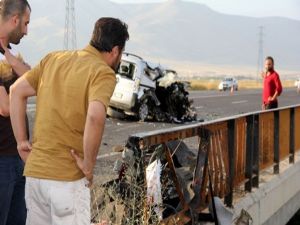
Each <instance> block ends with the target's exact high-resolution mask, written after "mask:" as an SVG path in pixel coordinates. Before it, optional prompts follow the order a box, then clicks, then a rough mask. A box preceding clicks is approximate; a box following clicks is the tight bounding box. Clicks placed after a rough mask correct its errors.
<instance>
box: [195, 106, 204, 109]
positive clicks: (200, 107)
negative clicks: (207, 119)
mask: <svg viewBox="0 0 300 225" xmlns="http://www.w3.org/2000/svg"><path fill="white" fill-rule="evenodd" d="M195 108H196V109H203V108H204V106H197V107H195Z"/></svg>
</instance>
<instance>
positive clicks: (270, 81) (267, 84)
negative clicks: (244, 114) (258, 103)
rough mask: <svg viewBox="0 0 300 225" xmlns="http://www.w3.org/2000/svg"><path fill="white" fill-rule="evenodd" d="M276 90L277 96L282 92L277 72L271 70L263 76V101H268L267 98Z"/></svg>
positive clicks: (265, 102)
mask: <svg viewBox="0 0 300 225" xmlns="http://www.w3.org/2000/svg"><path fill="white" fill-rule="evenodd" d="M276 91H277V92H278V96H279V95H280V94H281V92H282V85H281V82H280V78H279V75H278V73H276V71H273V72H271V74H270V75H269V76H266V77H265V78H264V89H263V103H264V104H268V103H270V102H269V100H268V98H269V97H273V96H274V94H275V92H276ZM276 101H277V99H276V100H274V102H276Z"/></svg>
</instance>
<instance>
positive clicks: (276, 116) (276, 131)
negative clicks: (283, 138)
mask: <svg viewBox="0 0 300 225" xmlns="http://www.w3.org/2000/svg"><path fill="white" fill-rule="evenodd" d="M279 161H280V156H279V111H274V166H273V171H274V174H279Z"/></svg>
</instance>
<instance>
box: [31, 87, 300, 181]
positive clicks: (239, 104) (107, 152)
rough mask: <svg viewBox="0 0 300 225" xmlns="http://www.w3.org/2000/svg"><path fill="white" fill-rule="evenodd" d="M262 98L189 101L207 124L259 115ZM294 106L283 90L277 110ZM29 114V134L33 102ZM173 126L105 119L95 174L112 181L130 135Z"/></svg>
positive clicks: (249, 93) (242, 94)
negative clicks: (115, 166)
mask: <svg viewBox="0 0 300 225" xmlns="http://www.w3.org/2000/svg"><path fill="white" fill-rule="evenodd" d="M261 94H262V93H261V89H255V90H240V91H236V92H233V93H231V92H229V91H227V92H219V91H190V98H191V99H193V101H194V103H193V106H194V107H195V109H196V111H197V114H198V118H202V119H204V120H205V121H208V120H213V119H218V118H223V117H227V116H233V115H238V114H242V113H249V112H254V111H259V110H260V109H261ZM295 104H300V94H298V93H297V92H296V89H295V88H289V89H287V88H285V89H284V91H283V93H282V95H281V96H280V97H279V107H281V106H288V105H295ZM28 112H29V113H28V117H29V121H30V130H31V133H32V127H33V120H34V114H35V98H31V99H30V100H29V104H28ZM185 125H186V124H185ZM175 126H182V124H170V123H158V122H151V121H150V122H138V121H133V120H119V119H114V118H107V119H106V125H105V130H104V134H103V138H102V143H101V146H100V151H99V155H98V160H97V164H96V169H95V171H96V174H97V175H100V174H101V177H102V178H103V179H104V180H106V179H110V178H111V175H112V168H113V165H114V161H115V160H116V159H117V158H119V157H120V153H116V152H114V150H113V149H114V148H116V147H122V146H124V145H125V143H126V141H127V139H128V137H129V136H130V135H132V134H135V133H139V132H146V131H153V130H157V129H165V128H171V127H175Z"/></svg>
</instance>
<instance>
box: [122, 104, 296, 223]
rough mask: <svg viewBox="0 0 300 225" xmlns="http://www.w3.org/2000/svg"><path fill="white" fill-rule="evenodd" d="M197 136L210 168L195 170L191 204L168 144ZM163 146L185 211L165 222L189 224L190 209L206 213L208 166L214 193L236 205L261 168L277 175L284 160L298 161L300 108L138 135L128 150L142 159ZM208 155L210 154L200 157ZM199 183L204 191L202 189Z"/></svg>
mask: <svg viewBox="0 0 300 225" xmlns="http://www.w3.org/2000/svg"><path fill="white" fill-rule="evenodd" d="M192 137H197V138H198V150H197V153H198V159H199V158H201V157H202V158H203V157H204V155H205V154H208V155H207V159H208V160H207V163H206V164H205V165H201V166H199V165H198V166H197V165H196V166H195V169H194V173H193V174H194V175H193V176H194V177H193V187H192V189H193V191H194V192H198V193H195V196H194V198H193V199H192V200H191V201H190V202H188V201H187V200H186V199H185V197H184V193H183V187H182V183H181V182H180V181H179V180H180V179H179V177H178V174H176V166H175V163H174V157H173V154H172V152H171V150H170V148H169V147H168V143H170V142H171V141H174V140H183V141H184V140H186V139H188V138H192ZM161 144H162V145H163V146H164V149H165V151H164V153H165V156H166V159H167V162H168V163H167V164H168V167H169V169H170V171H171V179H172V180H173V182H174V185H175V187H176V191H177V194H178V197H179V200H180V203H181V206H182V210H181V211H180V212H176V213H175V214H173V215H171V216H168V217H167V218H164V220H163V221H162V222H161V223H162V224H174V223H172V222H170V221H171V219H172V220H174V219H175V220H176V221H177V223H176V224H186V223H187V221H190V220H191V218H190V217H191V216H190V214H189V215H187V214H186V213H185V212H186V211H187V210H191V208H192V209H193V212H196V213H198V212H201V211H202V210H203V209H204V208H205V207H206V206H207V204H208V202H209V189H208V175H207V168H208V165H209V167H210V171H211V177H212V179H211V180H212V185H213V192H214V195H215V196H219V197H221V198H224V202H225V204H226V205H227V206H232V204H233V197H234V195H235V193H234V190H235V188H237V187H240V186H241V185H244V191H246V192H251V190H252V188H253V187H259V176H260V172H261V171H262V170H264V169H266V168H270V167H271V166H272V167H273V172H274V174H278V173H280V161H282V160H284V159H286V158H289V162H290V163H293V162H294V156H295V151H298V150H300V105H293V106H289V107H283V108H278V109H274V110H268V111H258V112H253V113H248V114H241V115H238V116H233V117H228V118H224V119H219V120H214V121H209V122H203V123H198V124H193V125H187V126H180V127H176V128H172V129H164V130H157V131H152V132H146V133H138V134H135V135H132V136H130V137H129V139H128V141H127V146H131V147H134V148H135V149H137V150H138V151H139V153H140V154H139V157H140V159H143V160H144V158H145V154H144V152H146V151H147V152H149V149H154V148H155V146H158V145H161ZM150 151H151V150H150ZM203 152H204V153H205V154H203V155H202V156H200V157H199V154H202V153H203ZM202 161H203V160H202ZM144 165H145V164H144ZM199 183H201V185H200V189H197V187H199V186H197V184H199ZM145 188H146V187H145ZM146 205H147V203H145V207H147V206H146Z"/></svg>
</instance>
